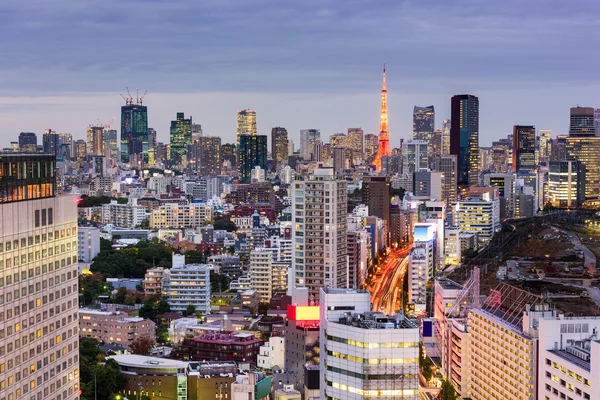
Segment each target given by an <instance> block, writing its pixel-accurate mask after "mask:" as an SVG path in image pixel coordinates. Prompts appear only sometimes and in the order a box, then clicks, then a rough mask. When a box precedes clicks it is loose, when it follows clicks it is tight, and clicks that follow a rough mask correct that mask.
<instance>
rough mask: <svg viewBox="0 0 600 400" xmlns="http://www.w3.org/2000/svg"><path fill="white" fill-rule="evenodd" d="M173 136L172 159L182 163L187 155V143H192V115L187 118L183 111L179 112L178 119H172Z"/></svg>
mask: <svg viewBox="0 0 600 400" xmlns="http://www.w3.org/2000/svg"><path fill="white" fill-rule="evenodd" d="M169 133H170V138H171V161H172V162H173V163H174V164H181V163H182V162H183V157H184V156H185V155H186V151H187V145H188V144H191V143H192V117H191V116H190V117H189V118H185V116H184V114H183V113H182V112H178V113H177V119H176V120H174V121H171V128H170V129H169Z"/></svg>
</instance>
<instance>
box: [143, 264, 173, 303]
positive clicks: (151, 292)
mask: <svg viewBox="0 0 600 400" xmlns="http://www.w3.org/2000/svg"><path fill="white" fill-rule="evenodd" d="M168 274H169V270H168V269H165V268H162V267H157V268H150V269H148V270H146V275H145V276H144V295H146V296H160V295H161V293H162V280H163V278H164V277H165V276H166V275H168Z"/></svg>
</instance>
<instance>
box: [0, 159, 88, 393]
mask: <svg viewBox="0 0 600 400" xmlns="http://www.w3.org/2000/svg"><path fill="white" fill-rule="evenodd" d="M0 171H1V172H0V221H2V222H1V223H0V286H1V287H0V303H1V304H2V305H1V306H0V314H1V318H2V324H1V325H0V337H1V339H0V351H1V352H2V356H1V357H0V396H1V397H3V398H4V397H6V398H7V399H9V398H10V399H17V398H21V397H24V396H26V397H27V398H28V399H31V398H35V399H50V398H52V399H54V398H56V397H60V398H61V399H65V400H75V399H78V398H79V393H78V391H79V389H80V385H79V375H78V372H79V353H78V347H79V346H78V344H79V336H78V335H77V332H78V323H79V321H78V317H77V307H78V290H77V277H78V273H77V259H78V257H77V230H78V228H77V209H76V207H75V201H76V197H75V196H71V195H64V196H62V195H61V196H57V195H56V160H55V157H54V155H47V154H0ZM55 249H62V250H61V251H58V250H56V251H55ZM13 312H14V314H13ZM42 345H43V347H44V348H45V349H46V350H45V351H44V352H42V350H41V349H42ZM36 348H37V349H39V350H38V351H36ZM56 353H58V354H59V356H56ZM25 362H26V366H27V367H25V366H24V365H23V364H22V363H25ZM22 368H25V369H26V375H21V373H22ZM48 371H53V374H52V376H51V377H48V376H47V375H46V376H44V375H45V373H48ZM43 379H44V380H45V384H43V383H42V380H43ZM59 382H60V385H59ZM25 391H27V393H26V394H25Z"/></svg>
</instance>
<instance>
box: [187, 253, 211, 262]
mask: <svg viewBox="0 0 600 400" xmlns="http://www.w3.org/2000/svg"><path fill="white" fill-rule="evenodd" d="M185 262H186V263H187V264H204V263H205V262H206V258H205V257H204V255H203V254H202V253H200V252H199V251H198V250H188V251H186V252H185Z"/></svg>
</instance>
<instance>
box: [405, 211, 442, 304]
mask: <svg viewBox="0 0 600 400" xmlns="http://www.w3.org/2000/svg"><path fill="white" fill-rule="evenodd" d="M413 237H414V245H413V249H412V251H411V253H410V258H409V261H408V264H409V265H408V273H407V275H408V302H409V304H410V305H412V306H414V308H415V310H416V311H425V309H426V306H427V288H426V286H427V283H428V282H429V280H430V279H432V278H433V276H434V273H435V265H436V259H435V253H436V251H435V244H436V226H435V224H433V223H417V224H415V226H414V233H413Z"/></svg>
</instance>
